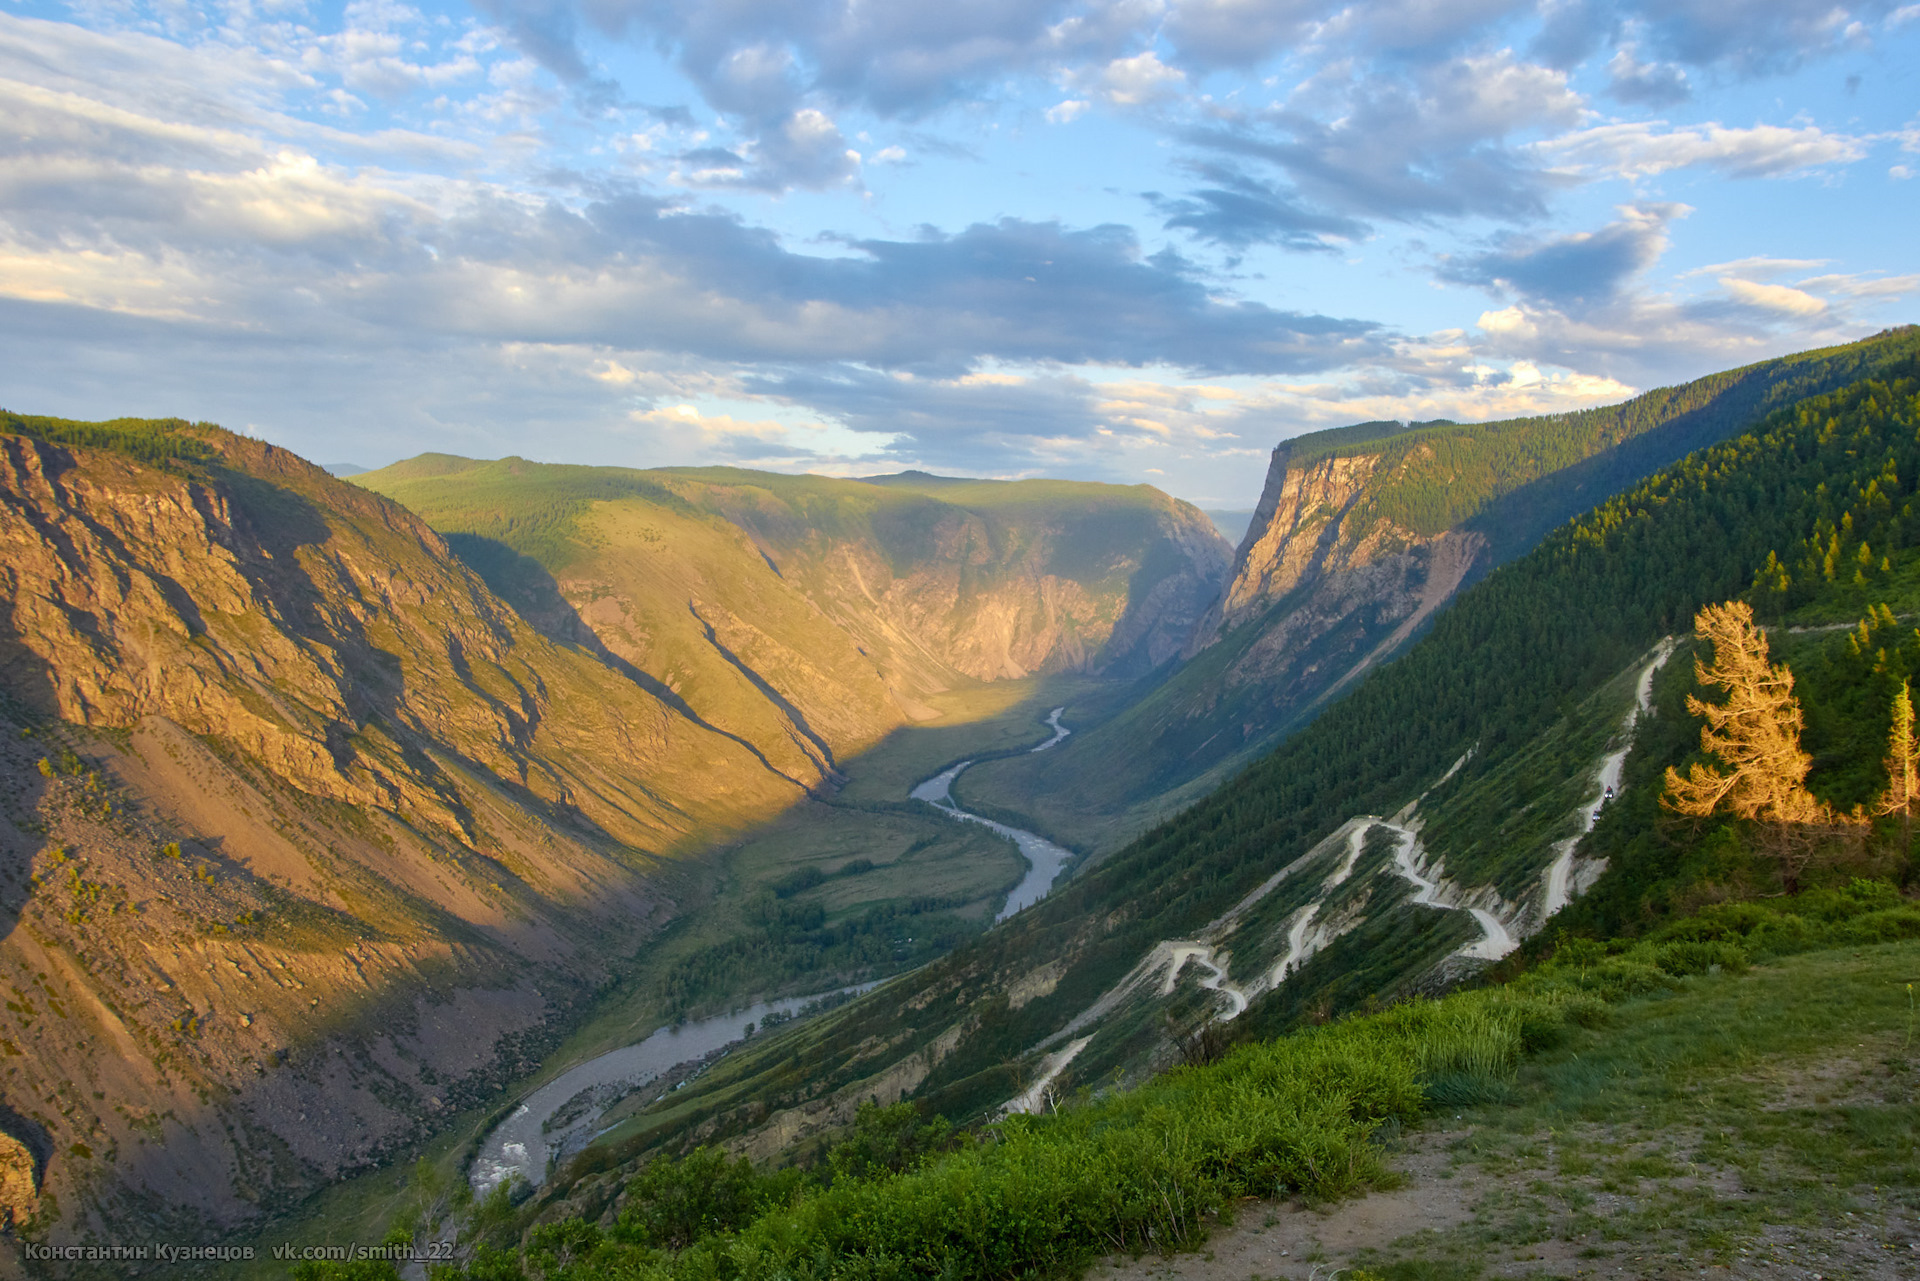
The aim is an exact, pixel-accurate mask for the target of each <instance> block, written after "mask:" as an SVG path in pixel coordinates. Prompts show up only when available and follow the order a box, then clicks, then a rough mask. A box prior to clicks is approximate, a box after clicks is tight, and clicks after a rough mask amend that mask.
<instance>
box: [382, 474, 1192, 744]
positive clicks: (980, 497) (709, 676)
mask: <svg viewBox="0 0 1920 1281" xmlns="http://www.w3.org/2000/svg"><path fill="white" fill-rule="evenodd" d="M355 480H356V482H357V483H361V484H365V485H367V486H368V487H370V488H373V489H377V490H379V491H381V492H383V493H386V494H388V495H390V496H392V497H394V498H396V499H398V500H400V501H402V502H404V503H406V504H407V505H408V507H409V508H411V509H413V510H415V511H418V512H420V513H421V514H422V516H423V517H425V519H426V520H427V521H428V522H429V523H430V524H432V525H433V526H434V527H435V528H437V529H439V530H441V531H443V532H445V533H446V534H447V535H448V536H449V538H450V539H451V540H452V542H453V545H454V547H455V549H456V550H457V551H458V552H459V553H460V554H461V555H462V556H463V557H465V558H466V559H467V560H468V561H469V563H471V564H473V565H474V566H475V568H476V569H477V570H479V572H480V573H482V574H483V575H485V576H486V577H487V578H488V580H489V582H491V583H492V584H493V585H494V586H495V588H496V589H497V590H499V591H500V592H501V593H502V594H503V595H505V596H506V597H507V598H508V599H510V600H512V601H514V603H515V605H516V607H517V608H519V609H521V611H522V612H523V613H525V614H527V615H528V616H529V617H531V618H535V619H537V620H540V622H541V625H542V626H543V627H545V628H546V629H547V630H549V631H550V632H553V633H554V634H560V635H573V636H578V637H581V638H588V637H589V636H590V637H592V638H597V640H598V641H599V642H600V643H602V644H604V645H605V646H606V647H607V649H608V650H610V651H611V652H612V653H613V654H615V655H617V656H619V657H620V658H621V659H623V660H625V661H626V662H628V663H630V664H632V665H633V666H634V667H635V668H636V669H638V670H639V671H641V672H643V673H645V674H647V675H648V676H651V677H654V678H656V679H658V680H660V681H661V682H663V683H664V684H665V685H666V686H668V687H669V688H670V689H672V690H673V691H674V692H675V693H677V694H678V695H680V696H681V697H682V698H684V699H685V700H686V701H687V704H688V706H689V707H690V709H691V710H692V711H693V712H694V713H695V714H697V715H699V716H700V717H702V718H703V719H705V720H707V721H708V722H710V723H712V724H714V725H716V726H718V727H720V728H723V729H725V730H726V731H727V732H730V733H733V734H736V735H738V736H739V737H740V738H742V739H743V740H744V741H747V742H750V743H753V744H754V745H756V746H758V747H759V748H760V749H761V750H763V751H765V752H766V753H767V755H768V757H769V759H770V760H774V761H776V763H778V764H779V766H780V767H781V768H782V769H783V770H785V771H787V772H790V773H795V774H796V776H797V775H798V774H799V773H800V772H801V771H803V770H805V769H807V768H811V770H812V772H813V775H814V776H815V777H821V776H824V775H825V773H827V772H828V771H829V770H830V768H831V761H832V760H833V759H834V758H835V757H836V756H839V755H845V754H848V753H852V752H856V751H859V750H861V749H863V748H864V747H866V746H868V745H869V744H871V743H872V742H874V741H875V740H877V739H878V738H879V737H880V736H881V735H883V734H884V733H886V732H887V731H888V730H890V729H892V728H894V727H896V726H898V725H900V724H902V723H904V722H906V721H909V720H912V719H925V718H927V717H929V716H930V715H931V712H930V710H929V709H928V708H927V706H926V703H925V700H926V699H927V698H928V697H929V696H930V695H933V694H936V693H939V692H941V691H943V690H945V689H948V688H951V687H952V686H953V685H954V684H955V683H956V682H966V681H973V680H994V679H999V678H1003V677H1019V676H1024V675H1027V674H1030V673H1035V672H1057V671H1092V672H1100V673H1111V674H1116V675H1129V674H1132V673H1134V672H1136V671H1140V670H1144V669H1145V668H1146V667H1148V666H1151V665H1152V664H1153V663H1154V662H1155V661H1160V660H1164V659H1166V658H1168V657H1170V656H1171V655H1172V654H1173V653H1174V652H1176V651H1177V649H1178V647H1179V645H1180V644H1181V643H1182V642H1183V641H1184V639H1185V637H1186V635H1187V634H1188V633H1189V632H1190V631H1191V628H1192V626H1193V624H1194V622H1195V621H1196V620H1197V619H1198V618H1199V616H1200V614H1201V612H1202V611H1203V610H1204V609H1205V608H1206V606H1207V604H1208V603H1210V602H1211V600H1212V598H1213V596H1214V594H1216V593H1217V591H1218V588H1219V584H1220V582H1221V581H1222V579H1223V577H1224V573H1225V569H1226V565H1227V559H1228V553H1227V548H1226V546H1225V544H1224V543H1223V542H1222V541H1221V540H1220V539H1219V537H1218V535H1217V534H1215V533H1214V531H1213V530H1212V529H1211V527H1210V525H1209V523H1208V522H1207V520H1206V518H1205V517H1204V516H1203V515H1202V514H1201V513H1199V512H1198V511H1197V510H1196V509H1194V508H1192V507H1190V506H1188V505H1186V504H1184V503H1179V502H1177V501H1175V500H1173V499H1171V498H1168V497H1167V496H1166V495H1164V494H1162V493H1160V492H1159V491H1157V490H1154V489H1151V488H1149V487H1146V486H1134V487H1120V486H1111V485H1094V484H1078V483H1072V482H1055V481H1026V482H994V481H962V480H942V479H938V478H931V477H929V478H925V479H920V478H917V477H914V476H913V475H912V474H908V475H906V476H902V477H889V478H883V479H881V480H880V481H878V482H864V481H850V480H835V479H830V478H825V477H817V476H782V475H773V474H769V473H762V472H752V471H745V470H741V469H736V468H698V469H667V470H656V471H645V472H640V471H630V470H623V469H618V468H583V467H566V466H554V465H546V464H535V463H528V462H525V461H523V460H519V459H506V460H501V461H498V462H485V463H476V462H472V461H469V460H465V459H454V458H448V457H445V456H440V455H428V456H424V457H422V458H418V459H413V460H411V461H409V462H405V463H400V464H397V465H395V466H394V467H390V468H387V469H385V470H384V471H381V472H374V473H370V474H368V475H365V476H359V477H356V478H355ZM809 762H811V764H810V766H809Z"/></svg>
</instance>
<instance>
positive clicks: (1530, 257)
mask: <svg viewBox="0 0 1920 1281" xmlns="http://www.w3.org/2000/svg"><path fill="white" fill-rule="evenodd" d="M1690 212H1692V211H1691V210H1690V209H1688V208H1687V207H1686V206H1685V205H1676V204H1649V205H1624V206H1622V207H1621V209H1620V220H1619V221H1618V222H1614V223H1610V224H1609V225H1607V226H1605V227H1603V228H1601V229H1600V230H1599V231H1579V232H1574V233H1572V234H1570V235H1564V236H1555V237H1551V238H1547V239H1533V238H1523V237H1514V236H1505V237H1502V238H1501V243H1500V245H1499V247H1497V248H1495V249H1493V250H1491V251H1489V252H1486V253H1478V254H1467V255H1461V256H1453V257H1447V258H1444V259H1443V260H1442V261H1441V263H1440V267H1439V275H1440V277H1441V278H1442V279H1444V280H1449V281H1452V282H1455V283H1458V284H1471V285H1480V286H1483V287H1486V288H1491V289H1497V290H1504V291H1507V292H1511V293H1514V294H1518V295H1520V296H1522V297H1526V298H1529V299H1534V300H1536V301H1540V302H1545V303H1548V304H1551V305H1553V306H1556V307H1569V306H1586V305H1592V304H1595V303H1603V302H1606V301H1608V300H1611V299H1613V298H1615V297H1617V296H1618V295H1619V294H1620V293H1621V291H1622V290H1623V289H1625V288H1627V287H1628V286H1629V285H1630V284H1631V283H1632V281H1633V280H1634V278H1635V277H1637V276H1639V275H1640V274H1641V273H1643V272H1644V271H1646V269H1647V268H1648V267H1651V266H1652V265H1653V264H1654V263H1655V262H1657V261H1659V259H1660V256H1661V255H1662V254H1663V253H1665V252H1666V250H1667V244H1668V235H1667V226H1668V224H1669V223H1671V222H1672V221H1673V220H1674V219H1675V218H1681V217H1685V216H1686V215H1687V214H1688V213H1690Z"/></svg>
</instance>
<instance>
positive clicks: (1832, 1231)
mask: <svg viewBox="0 0 1920 1281" xmlns="http://www.w3.org/2000/svg"><path fill="white" fill-rule="evenodd" d="M1910 985H1911V986H1910ZM1916 989H1920V944H1916V943H1894V944H1883V945H1878V946H1872V947H1862V948H1848V949H1843V950H1838V951H1829V952H1818V953H1812V954H1808V955H1804V956H1797V957H1790V958H1786V959H1784V960H1781V961H1779V962H1777V963H1774V964H1771V965H1768V966H1765V967H1762V968H1756V969H1754V970H1752V971H1750V972H1749V973H1747V974H1744V975H1739V976H1734V975H1724V974H1721V975H1702V976H1699V977H1695V978H1691V979H1687V980H1684V981H1683V982H1682V985H1681V987H1680V989H1679V990H1678V991H1676V992H1673V993H1671V994H1668V995H1664V996H1655V997H1645V998H1639V999H1636V1000H1632V1001H1628V1002H1624V1003H1622V1004H1620V1005H1616V1006H1614V1007H1612V1017H1611V1019H1610V1020H1608V1022H1607V1024H1606V1026H1603V1027H1601V1028H1598V1029H1594V1030H1584V1029H1579V1028H1572V1029H1569V1036H1568V1038H1567V1040H1566V1042H1565V1043H1564V1044H1563V1045H1561V1046H1560V1047H1559V1048H1557V1049H1554V1050H1552V1051H1549V1052H1546V1053H1544V1054H1540V1055H1537V1056H1534V1057H1532V1058H1530V1059H1528V1060H1526V1061H1525V1062H1524V1063H1523V1065H1522V1067H1521V1069H1520V1072H1519V1075H1518V1077H1517V1079H1516V1081H1515V1083H1514V1085H1513V1087H1512V1091H1511V1094H1510V1096H1509V1097H1508V1098H1507V1099H1505V1100H1503V1101H1500V1102H1485V1103H1479V1104H1475V1105H1467V1106H1455V1107H1449V1108H1445V1109H1441V1110H1438V1111H1437V1112H1436V1113H1435V1114H1433V1115H1430V1116H1429V1117H1428V1118H1427V1119H1426V1120H1425V1121H1423V1122H1422V1123H1421V1124H1420V1125H1419V1126H1418V1127H1417V1128H1415V1129H1413V1130H1410V1131H1408V1132H1407V1133H1406V1134H1404V1135H1402V1136H1401V1137H1400V1138H1399V1139H1398V1140H1397V1141H1396V1142H1394V1143H1392V1144H1391V1145H1390V1147H1391V1149H1392V1150H1393V1158H1392V1161H1391V1164H1392V1165H1393V1166H1394V1168H1395V1169H1396V1170H1397V1171H1398V1172H1399V1174H1400V1176H1401V1178H1402V1180H1403V1181H1402V1184H1401V1186H1400V1187H1398V1188H1395V1189H1392V1190H1388V1191H1383V1192H1377V1193H1375V1194H1373V1195H1370V1196H1364V1197H1359V1198H1355V1199H1352V1200H1346V1201H1338V1202H1333V1203H1329V1204H1322V1205H1318V1206H1309V1205H1305V1204H1302V1203H1300V1202H1297V1201H1296V1202H1291V1203H1272V1202H1258V1201H1250V1202H1245V1203H1243V1204H1242V1206H1241V1208H1240V1209H1239V1211H1238V1213H1237V1214H1236V1216H1235V1222H1234V1224H1233V1225H1232V1226H1224V1227H1221V1228H1219V1229H1217V1230H1216V1231H1215V1232H1214V1234H1213V1236H1212V1238H1211V1239H1210V1240H1209V1242H1208V1243H1207V1245H1206V1247H1205V1248H1204V1249H1203V1250H1202V1251H1200V1252H1196V1253H1192V1254H1183V1255H1174V1256H1169V1257H1162V1256H1157V1255H1152V1254H1149V1255H1145V1256H1142V1257H1140V1258H1138V1259H1130V1258H1126V1257H1124V1256H1122V1257H1118V1258H1111V1259H1107V1260H1104V1261H1102V1262H1100V1263H1098V1264H1096V1265H1095V1266H1094V1267H1093V1268H1092V1269H1091V1271H1090V1272H1089V1276H1090V1277H1091V1278H1092V1279H1093V1281H1123V1279H1124V1281H1149V1279H1151V1281H1264V1279H1267V1278H1274V1279H1276V1281H1277V1279H1278V1278H1296V1277H1297V1278H1321V1279H1324V1278H1326V1277H1328V1276H1329V1275H1330V1274H1335V1273H1340V1272H1341V1270H1342V1269H1362V1270H1364V1271H1365V1272H1369V1273H1373V1274H1375V1275H1378V1276H1381V1277H1385V1278H1391V1279H1393V1281H1474V1279H1475V1278H1483V1277H1485V1278H1493V1277H1503V1278H1506V1277H1512V1278H1521V1277H1528V1278H1532V1277H1540V1278H1544V1277H1631V1278H1679V1277H1699V1276H1701V1275H1706V1276H1710V1277H1738V1278H1748V1277H1753V1278H1761V1277H1765V1278H1776V1277H1777V1278H1796V1279H1799V1278H1813V1277H1823V1278H1828V1279H1833V1278H1873V1279H1879V1278H1887V1279H1888V1281H1891V1279H1893V1278H1905V1277H1913V1276H1916V1275H1920V1025H1917V1024H1916V1018H1917V1017H1920V1015H1917V1014H1916V1009H1915V1004H1914V992H1915V990H1916ZM1344 1275H1347V1276H1349V1277H1352V1276H1353V1275H1355V1274H1353V1273H1345V1274H1344Z"/></svg>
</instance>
